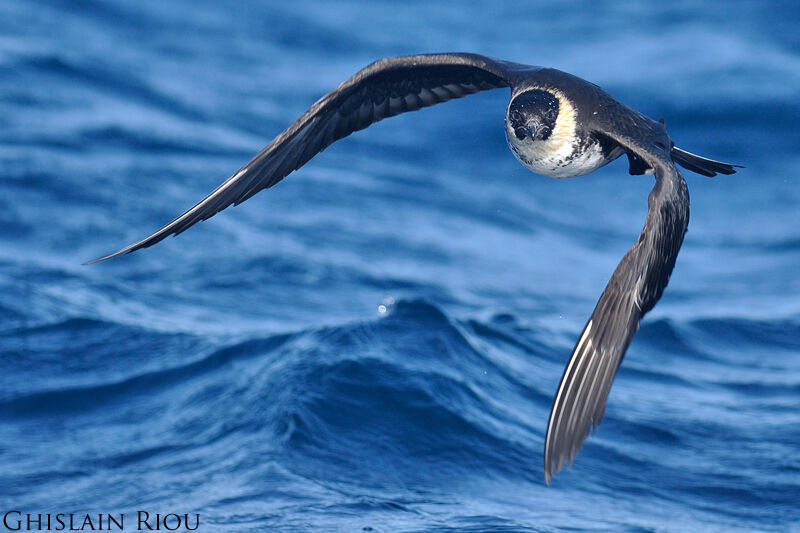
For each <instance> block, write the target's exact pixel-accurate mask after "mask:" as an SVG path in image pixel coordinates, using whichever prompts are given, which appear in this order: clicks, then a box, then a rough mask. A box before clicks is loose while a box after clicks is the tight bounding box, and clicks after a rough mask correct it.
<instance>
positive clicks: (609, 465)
mask: <svg viewBox="0 0 800 533" xmlns="http://www.w3.org/2000/svg"><path fill="white" fill-rule="evenodd" d="M520 4H525V3H520V2H487V3H485V4H483V5H475V4H469V5H468V4H463V3H445V4H435V3H429V2H420V3H417V2H410V3H409V2H406V3H404V4H402V6H401V5H399V4H396V3H394V2H389V1H375V2H370V3H361V2H337V3H330V4H327V3H326V4H317V3H314V2H309V1H299V2H274V3H270V2H263V3H255V2H243V3H217V2H206V1H203V0H199V1H198V0H195V1H192V2H188V1H183V0H178V1H175V2H160V1H159V2H157V1H154V0H152V1H151V0H145V1H140V2H58V1H48V2H44V1H35V0H6V1H4V2H2V3H0V354H1V357H2V362H3V370H2V372H0V434H2V438H0V511H2V512H3V513H5V512H6V511H8V510H12V509H16V510H20V511H21V512H23V513H76V514H81V515H83V514H85V513H92V514H97V513H99V512H103V513H116V514H120V513H125V515H126V517H128V516H132V515H133V514H135V513H136V511H137V510H147V511H149V512H150V513H157V512H158V513H181V514H182V513H199V514H200V526H201V527H200V530H201V531H226V532H228V531H267V530H268V531H273V530H274V531H361V530H366V531H385V532H394V531H401V532H410V531H431V532H433V531H437V532H438V531H441V532H445V531H448V532H449V531H454V532H455V531H475V532H477V531H504V532H510V531H597V530H608V531H626V532H634V531H635V532H639V531H658V532H687V531H720V532H722V531H724V532H727V531H800V229H799V228H800V209H799V208H800V192H798V187H797V183H798V180H799V179H800V172H799V170H800V155H798V154H800V136H798V127H797V119H798V117H800V100H799V99H798V96H799V95H800V38H799V37H798V35H799V34H798V32H797V27H798V26H800V9H798V8H797V6H796V4H795V3H794V2H775V3H771V4H770V5H769V7H767V4H765V3H762V2H758V1H752V2H736V1H734V2H722V1H720V2H705V3H702V5H699V6H698V5H697V3H695V2H688V1H687V2H681V1H679V2H670V3H666V4H664V5H661V6H659V7H656V6H654V5H651V3H650V2H627V3H619V4H611V5H599V4H598V3H596V2H576V3H572V4H567V3H562V2H555V1H553V2H537V3H535V5H534V3H530V4H531V5H530V7H525V6H523V5H520ZM451 50H457V51H473V52H480V53H484V54H488V55H492V56H495V57H500V58H505V59H509V60H514V61H519V62H524V63H533V64H542V65H548V66H554V67H557V68H560V69H562V70H566V71H569V72H573V73H575V74H577V75H579V76H582V77H584V78H587V79H589V80H592V81H594V82H596V83H598V84H600V85H601V86H603V87H604V88H605V89H606V90H607V91H609V92H610V93H611V94H612V95H614V96H616V97H617V98H619V99H621V100H623V101H624V102H626V103H628V104H629V105H632V106H633V107H636V108H637V109H640V110H641V111H642V112H644V113H645V114H648V115H649V116H652V117H654V118H658V117H662V116H663V117H664V118H665V119H666V124H667V127H668V129H669V132H670V134H671V136H672V137H673V139H675V141H676V143H677V144H678V145H679V146H682V147H684V148H686V149H688V150H690V151H692V152H696V153H699V154H703V155H707V156H710V157H712V158H716V159H720V160H724V161H731V162H735V163H740V164H743V165H746V167H747V168H746V169H744V170H743V171H741V172H740V173H739V174H736V175H734V176H722V177H717V178H714V179H708V178H704V177H702V176H698V175H694V174H691V173H689V172H686V178H687V181H688V182H689V188H690V192H691V195H692V219H691V222H690V229H689V233H688V234H687V236H686V240H685V243H684V246H683V249H682V251H681V254H680V256H679V258H678V262H677V266H676V268H675V271H674V273H673V276H672V279H671V281H670V285H669V287H668V289H667V290H666V292H665V294H664V297H663V299H662V300H661V302H660V303H659V304H658V306H657V307H656V308H655V309H654V310H653V311H652V312H651V313H650V314H649V315H648V316H647V317H646V318H645V320H644V321H643V322H642V326H641V330H640V331H639V333H638V334H637V336H636V337H635V339H634V341H633V343H632V345H631V347H630V349H629V351H628V354H627V356H626V359H625V361H624V363H623V365H622V367H621V369H620V372H619V374H618V376H617V379H616V382H615V384H614V388H613V390H612V392H611V396H610V399H609V403H608V407H607V410H606V418H605V420H604V422H603V424H602V425H601V426H600V427H599V429H598V431H597V433H596V434H595V435H594V436H592V437H590V439H589V440H588V441H587V443H586V445H585V446H584V448H583V450H582V451H581V453H580V454H579V455H578V457H577V460H576V462H575V464H574V465H573V467H572V468H570V469H567V470H566V471H565V472H563V473H561V474H560V475H558V476H556V477H555V478H554V481H553V484H552V486H551V487H547V486H546V485H545V484H544V478H543V474H542V466H541V465H542V449H543V440H544V432H545V428H546V422H547V416H548V413H549V409H550V405H551V402H552V397H553V394H554V392H555V390H556V387H557V385H558V381H559V379H560V377H561V373H562V371H563V368H564V365H565V363H566V360H567V357H568V356H569V353H570V350H571V348H572V346H573V344H574V342H575V339H576V337H577V336H578V334H579V333H580V331H581V328H582V327H583V325H584V324H585V322H586V320H587V318H588V316H589V314H590V313H591V311H592V308H593V306H594V304H595V302H596V300H597V298H598V296H599V295H600V293H601V292H602V289H603V287H604V286H605V283H606V281H607V280H608V277H609V276H610V274H611V272H612V271H613V269H614V267H615V265H616V264H617V262H618V261H619V259H620V258H621V257H622V255H623V254H624V253H625V251H626V250H627V249H628V247H629V246H630V245H631V244H632V243H633V242H634V240H635V239H636V236H637V235H638V232H639V231H640V229H641V225H642V222H643V220H644V216H645V212H646V209H647V202H646V198H647V194H648V192H649V190H650V188H651V187H652V178H651V177H649V176H629V175H628V173H627V166H626V164H625V163H624V162H623V161H619V162H616V163H613V164H611V165H609V166H608V167H606V168H603V169H601V170H600V171H598V172H596V173H594V174H592V175H590V176H587V177H583V178H579V179H574V180H565V181H558V180H549V179H546V178H541V177H538V176H535V175H533V174H531V173H530V172H528V171H527V170H526V169H524V168H523V167H521V166H520V165H519V164H518V163H517V162H516V161H515V160H514V158H513V156H512V155H511V153H510V152H509V151H508V149H507V147H506V142H505V139H504V136H503V131H502V120H503V111H504V109H505V106H506V102H507V98H508V94H507V91H506V90H498V91H492V92H488V93H481V94H478V95H474V96H470V97H469V98H466V99H464V100H459V101H454V102H450V103H447V104H445V105H441V106H436V107H434V108H431V109H426V110H424V111H421V112H419V113H411V114H407V115H403V116H400V117H397V118H393V119H391V120H386V121H384V122H381V123H380V124H377V125H375V126H373V127H371V128H369V129H368V130H366V131H364V132H360V133H358V134H356V135H353V136H352V137H350V138H348V139H346V140H344V141H342V142H339V143H337V144H336V145H334V146H332V147H330V148H329V149H327V150H326V151H325V152H324V153H323V154H322V155H321V156H319V157H318V158H316V159H314V160H313V161H312V162H311V163H310V164H308V165H307V166H306V167H304V168H303V169H301V170H300V171H299V172H297V173H295V174H293V175H291V176H290V177H289V178H288V179H286V180H285V181H284V182H283V183H281V184H280V185H279V186H277V187H275V188H274V189H271V190H269V191H266V192H263V193H261V194H259V195H258V196H256V197H254V198H253V199H251V200H249V201H248V202H247V203H246V204H244V205H242V206H240V207H237V208H234V209H229V210H227V211H225V212H224V213H222V214H220V215H218V216H216V217H214V219H213V220H211V221H208V222H204V223H202V224H199V225H197V226H196V227H193V228H192V229H191V230H189V231H187V232H186V233H184V234H182V235H181V236H180V237H179V238H177V239H168V240H166V241H164V242H163V243H160V244H159V245H157V246H156V247H153V248H150V249H147V250H144V251H140V252H137V253H135V254H132V255H128V256H125V257H122V258H118V259H116V260H113V261H109V262H107V263H101V264H98V265H92V266H88V267H86V266H81V263H82V262H83V261H86V260H88V259H91V258H93V257H97V256H99V255H102V254H104V253H108V252H110V251H113V250H115V249H117V248H119V247H121V246H123V245H125V244H128V243H129V242H131V241H133V240H135V239H138V238H140V237H142V236H144V235H146V234H147V233H149V232H150V231H152V230H154V229H156V228H158V227H159V226H160V225H162V224H163V223H165V222H167V221H169V220H171V218H172V217H174V216H175V215H177V214H179V213H180V212H182V211H183V210H184V209H186V208H188V207H190V206H191V205H193V203H194V202H196V201H197V200H199V199H200V198H202V197H203V195H205V194H206V193H207V192H208V191H210V190H211V189H212V188H213V187H214V186H216V185H217V184H218V183H220V182H221V181H222V180H223V179H224V178H226V177H227V176H228V175H230V174H231V173H232V172H234V171H235V170H236V169H237V168H239V167H240V166H241V165H242V164H243V163H244V162H246V161H247V160H248V159H249V158H250V157H251V156H252V155H253V154H255V153H256V152H257V151H258V150H260V149H261V148H262V147H263V146H264V145H266V143H267V142H268V141H269V140H270V139H271V138H272V137H273V136H275V135H276V134H277V133H279V132H280V131H281V130H282V129H283V128H284V127H286V126H287V125H288V124H289V123H290V122H291V121H293V120H294V119H295V118H296V117H297V116H299V115H300V114H301V113H302V112H303V111H304V110H305V109H306V108H307V107H308V106H309V105H310V104H311V103H312V102H313V101H314V100H315V99H317V98H318V97H320V96H321V95H322V94H324V93H325V92H326V91H328V90H329V89H331V88H333V87H334V86H335V85H337V84H338V83H339V82H341V81H342V80H344V79H345V78H347V77H348V76H350V75H351V74H353V73H354V72H355V71H356V70H358V69H359V68H361V67H363V66H364V65H366V64H367V63H369V62H370V61H372V60H374V59H377V58H379V57H383V56H388V55H399V54H406V53H417V52H432V51H451ZM134 527H135V523H134V522H133V521H132V520H131V522H128V521H127V518H126V529H130V530H133V529H134Z"/></svg>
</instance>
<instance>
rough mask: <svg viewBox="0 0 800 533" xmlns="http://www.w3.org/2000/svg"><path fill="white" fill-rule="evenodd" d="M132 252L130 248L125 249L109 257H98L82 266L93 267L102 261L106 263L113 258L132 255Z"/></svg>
mask: <svg viewBox="0 0 800 533" xmlns="http://www.w3.org/2000/svg"><path fill="white" fill-rule="evenodd" d="M132 251H133V250H129V249H128V248H123V249H122V250H117V251H116V252H114V253H111V254H108V255H104V256H101V257H98V258H96V259H92V260H91V261H86V262H84V263H81V266H87V265H93V264H95V263H99V262H101V261H105V260H106V259H111V258H112V257H116V256H118V255H122V254H126V253H130V252H132Z"/></svg>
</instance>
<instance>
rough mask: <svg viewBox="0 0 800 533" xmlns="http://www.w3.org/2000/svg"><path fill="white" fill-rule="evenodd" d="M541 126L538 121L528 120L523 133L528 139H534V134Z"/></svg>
mask: <svg viewBox="0 0 800 533" xmlns="http://www.w3.org/2000/svg"><path fill="white" fill-rule="evenodd" d="M541 127H542V124H541V123H540V122H539V121H538V120H529V121H528V123H527V124H525V131H526V132H527V134H528V137H530V138H531V139H536V134H537V133H538V131H539V130H540V129H541Z"/></svg>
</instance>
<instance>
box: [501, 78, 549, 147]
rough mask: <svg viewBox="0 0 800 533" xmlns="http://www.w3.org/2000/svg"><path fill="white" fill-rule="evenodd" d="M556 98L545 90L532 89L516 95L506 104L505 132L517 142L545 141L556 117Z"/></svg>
mask: <svg viewBox="0 0 800 533" xmlns="http://www.w3.org/2000/svg"><path fill="white" fill-rule="evenodd" d="M558 108H559V103H558V98H557V97H556V96H555V95H554V94H552V93H550V92H547V91H545V90H542V89H533V90H530V91H525V92H523V93H520V94H518V95H516V96H515V97H514V98H513V99H512V100H511V102H510V103H509V104H508V111H507V113H506V133H507V134H508V136H509V141H513V140H514V139H512V136H513V137H514V138H515V139H516V142H518V143H530V142H536V141H546V140H547V139H548V138H549V137H550V135H551V134H552V133H553V130H555V127H556V119H557V118H558Z"/></svg>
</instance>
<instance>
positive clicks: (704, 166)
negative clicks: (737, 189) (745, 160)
mask: <svg viewBox="0 0 800 533" xmlns="http://www.w3.org/2000/svg"><path fill="white" fill-rule="evenodd" d="M672 159H673V160H674V161H675V162H676V163H678V164H679V165H680V166H682V167H683V168H685V169H687V170H691V171H692V172H697V173H698V174H702V175H703V176H708V177H709V178H710V177H712V176H716V175H717V173H720V174H735V173H736V169H737V168H744V167H743V166H741V165H731V164H730V163H723V162H722V161H714V160H713V159H706V158H705V157H700V156H699V155H695V154H692V153H690V152H687V151H686V150H681V149H680V148H678V147H676V146H673V147H672Z"/></svg>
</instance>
